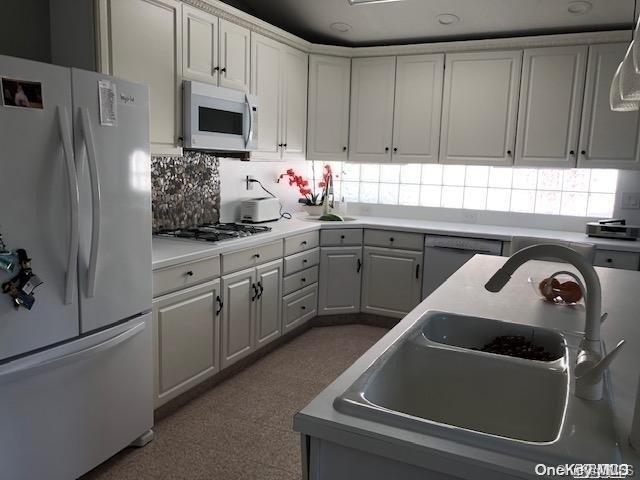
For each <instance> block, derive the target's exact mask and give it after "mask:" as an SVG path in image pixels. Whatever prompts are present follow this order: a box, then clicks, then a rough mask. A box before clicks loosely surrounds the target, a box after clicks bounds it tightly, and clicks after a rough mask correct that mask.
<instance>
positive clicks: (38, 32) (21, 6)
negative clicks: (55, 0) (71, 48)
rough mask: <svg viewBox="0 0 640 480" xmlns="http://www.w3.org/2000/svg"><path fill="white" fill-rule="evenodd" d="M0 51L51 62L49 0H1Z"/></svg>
mask: <svg viewBox="0 0 640 480" xmlns="http://www.w3.org/2000/svg"><path fill="white" fill-rule="evenodd" d="M0 54H3V55H10V56H12V57H20V58H28V59H30V60H37V61H40V62H50V61H51V46H50V41H49V0H2V2H1V3H0Z"/></svg>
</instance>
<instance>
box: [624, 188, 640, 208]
mask: <svg viewBox="0 0 640 480" xmlns="http://www.w3.org/2000/svg"><path fill="white" fill-rule="evenodd" d="M621 206H622V208H636V209H637V208H640V193H637V192H624V193H623V194H622V205H621Z"/></svg>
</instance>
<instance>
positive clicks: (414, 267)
mask: <svg viewBox="0 0 640 480" xmlns="http://www.w3.org/2000/svg"><path fill="white" fill-rule="evenodd" d="M421 264H422V252H411V251H408V250H394V249H391V248H378V247H364V277H363V280H362V307H361V310H362V311H363V312H368V313H375V314H378V315H384V316H387V317H397V318H401V317H403V316H405V315H406V314H407V313H409V312H410V311H411V310H412V309H413V308H414V307H415V306H416V305H418V303H420V289H421V285H422V265H421Z"/></svg>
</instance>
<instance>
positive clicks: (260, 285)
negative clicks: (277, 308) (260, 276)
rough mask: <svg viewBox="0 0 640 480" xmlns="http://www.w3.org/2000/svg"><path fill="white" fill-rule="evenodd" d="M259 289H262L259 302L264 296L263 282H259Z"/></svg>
mask: <svg viewBox="0 0 640 480" xmlns="http://www.w3.org/2000/svg"><path fill="white" fill-rule="evenodd" d="M258 288H259V289H260V293H259V294H258V300H260V299H261V298H262V294H263V293H264V287H263V286H262V282H258Z"/></svg>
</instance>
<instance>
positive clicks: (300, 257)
mask: <svg viewBox="0 0 640 480" xmlns="http://www.w3.org/2000/svg"><path fill="white" fill-rule="evenodd" d="M318 263H320V249H319V248H314V249H313V250H308V251H306V252H302V253H297V254H295V255H291V256H290V257H287V258H285V259H284V274H285V275H291V274H292V273H294V272H299V271H300V270H304V269H305V268H309V267H313V266H314V265H318Z"/></svg>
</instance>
